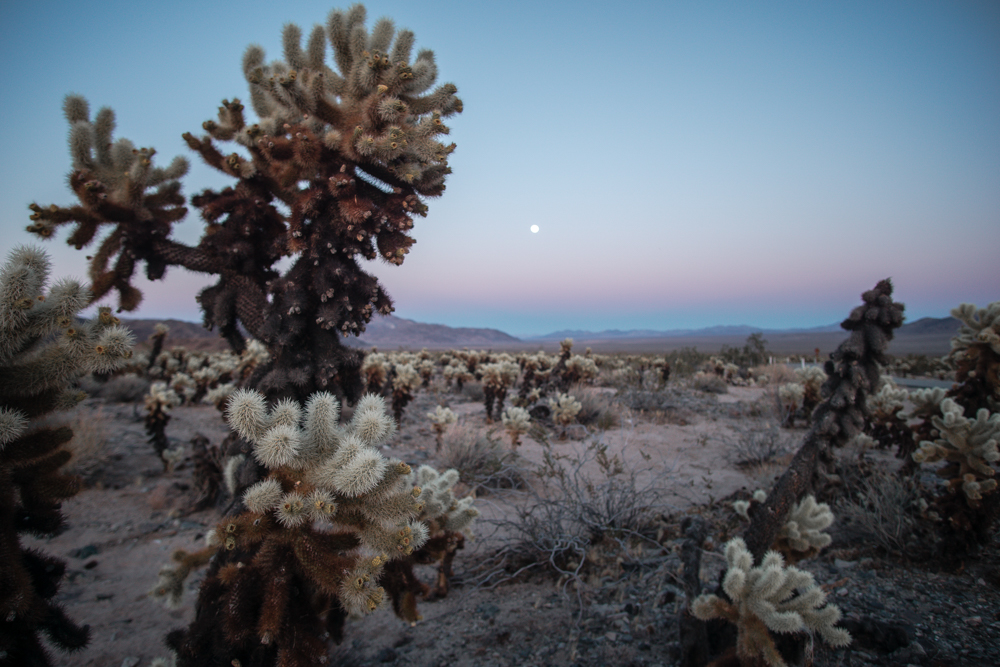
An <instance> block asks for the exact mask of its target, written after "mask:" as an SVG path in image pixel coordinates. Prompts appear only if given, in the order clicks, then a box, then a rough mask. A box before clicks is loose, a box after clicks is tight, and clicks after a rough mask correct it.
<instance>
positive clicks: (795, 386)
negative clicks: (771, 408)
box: [778, 382, 806, 426]
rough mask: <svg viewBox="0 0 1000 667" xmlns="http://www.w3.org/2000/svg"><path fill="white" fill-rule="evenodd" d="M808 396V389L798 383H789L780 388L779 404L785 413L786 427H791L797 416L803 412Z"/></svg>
mask: <svg viewBox="0 0 1000 667" xmlns="http://www.w3.org/2000/svg"><path fill="white" fill-rule="evenodd" d="M805 396H806V388H805V387H804V386H803V385H801V384H799V383H798V382H787V383H785V384H783V385H781V386H780V387H778V402H779V403H780V404H781V409H782V411H783V412H784V415H785V418H784V420H783V422H784V424H783V425H784V426H791V425H792V423H793V422H794V421H795V414H796V413H797V412H799V411H801V410H802V402H803V400H804V399H805Z"/></svg>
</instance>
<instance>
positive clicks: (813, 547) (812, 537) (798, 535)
mask: <svg viewBox="0 0 1000 667" xmlns="http://www.w3.org/2000/svg"><path fill="white" fill-rule="evenodd" d="M831 524H833V512H831V511H830V506H829V505H827V504H826V503H817V502H816V497H815V496H813V495H811V494H810V495H808V496H806V497H805V498H803V499H802V501H801V502H798V503H796V504H795V506H794V507H793V508H792V511H791V512H789V513H788V520H787V521H785V525H784V526H783V527H782V529H781V532H779V533H778V539H777V540H776V541H775V543H774V549H775V550H776V551H778V552H780V553H782V554H783V555H784V556H785V558H786V560H788V561H789V562H791V563H796V562H798V561H800V560H802V559H804V558H810V557H812V556H815V555H816V554H817V553H819V550H820V549H822V548H823V547H826V546H829V544H830V542H832V541H833V539H832V538H831V537H830V536H829V535H828V534H826V533H824V532H823V531H824V530H826V529H827V528H829V527H830V525H831Z"/></svg>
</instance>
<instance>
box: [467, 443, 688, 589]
mask: <svg viewBox="0 0 1000 667" xmlns="http://www.w3.org/2000/svg"><path fill="white" fill-rule="evenodd" d="M542 447H543V463H542V465H540V466H539V467H538V468H536V469H535V470H534V471H533V476H534V478H535V480H536V482H535V483H533V484H531V485H529V486H527V487H525V493H526V496H527V497H526V498H525V502H522V503H518V504H517V505H516V506H515V508H514V509H513V511H512V512H511V513H509V514H508V515H507V516H504V517H501V518H498V519H490V520H486V521H484V523H490V524H492V525H494V526H495V527H496V528H497V529H498V530H499V531H500V532H502V533H503V534H505V535H507V536H508V538H507V539H506V540H505V543H504V545H503V546H502V547H501V548H500V549H499V550H498V551H497V552H495V553H494V554H493V556H491V557H490V558H488V559H486V560H484V561H483V563H482V565H481V569H480V572H479V574H478V576H477V577H476V581H477V583H479V584H483V585H496V584H498V583H499V582H502V581H506V580H509V579H510V578H512V577H514V576H517V575H518V574H520V573H522V572H525V571H528V570H531V569H535V568H539V567H541V568H549V569H551V570H553V571H554V572H557V573H559V574H561V575H563V576H565V577H567V578H568V579H572V580H575V581H577V582H582V580H581V579H580V575H581V573H582V572H583V568H584V567H585V566H586V564H587V562H588V559H587V555H588V553H589V552H590V550H591V549H592V548H593V547H595V546H597V545H602V546H603V547H604V548H605V550H607V547H609V546H610V547H612V548H613V549H617V551H618V553H621V551H622V550H624V549H628V548H629V546H630V545H631V544H634V543H635V542H637V541H638V542H645V541H652V540H654V539H655V536H656V531H657V528H658V525H657V524H656V519H657V517H659V516H660V515H661V514H662V513H663V512H664V511H666V510H667V508H668V504H667V502H666V497H667V493H666V480H665V478H664V475H663V473H662V471H652V470H651V468H652V466H651V465H649V464H643V465H638V466H633V465H628V464H626V463H624V462H623V461H622V459H621V457H619V456H618V455H617V454H609V452H608V447H607V445H606V444H605V443H604V442H603V441H602V440H601V439H592V440H590V441H589V442H588V443H587V446H586V447H585V448H584V449H583V450H582V451H580V452H579V453H576V454H559V453H557V452H556V451H555V450H554V449H553V448H552V445H551V444H550V443H549V442H548V441H546V440H543V441H542ZM644 460H645V461H649V460H650V459H649V458H647V457H644ZM643 477H645V481H643Z"/></svg>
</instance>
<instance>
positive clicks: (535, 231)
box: [531, 225, 538, 234]
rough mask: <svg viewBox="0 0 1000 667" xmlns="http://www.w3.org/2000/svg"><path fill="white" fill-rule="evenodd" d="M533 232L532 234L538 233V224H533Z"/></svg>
mask: <svg viewBox="0 0 1000 667" xmlns="http://www.w3.org/2000/svg"><path fill="white" fill-rule="evenodd" d="M531 233H532V234H537V233H538V225H532V226H531Z"/></svg>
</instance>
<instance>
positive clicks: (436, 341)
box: [345, 315, 521, 349]
mask: <svg viewBox="0 0 1000 667" xmlns="http://www.w3.org/2000/svg"><path fill="white" fill-rule="evenodd" d="M345 342H346V343H347V344H348V345H354V346H361V347H371V346H373V345H376V346H383V347H408V348H411V349H413V348H420V347H438V348H440V347H502V346H503V345H505V344H510V343H520V342H521V340H520V339H519V338H515V337H514V336H511V335H509V334H505V333H504V332H502V331H499V330H497V329H472V328H468V327H449V326H445V325H444V324H424V323H423V322H414V321H413V320H407V319H404V318H402V317H396V316H395V315H386V316H385V317H376V318H374V319H373V320H372V321H371V322H369V323H368V326H367V327H366V328H365V332H364V333H363V334H361V336H360V337H358V338H347V339H345Z"/></svg>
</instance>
